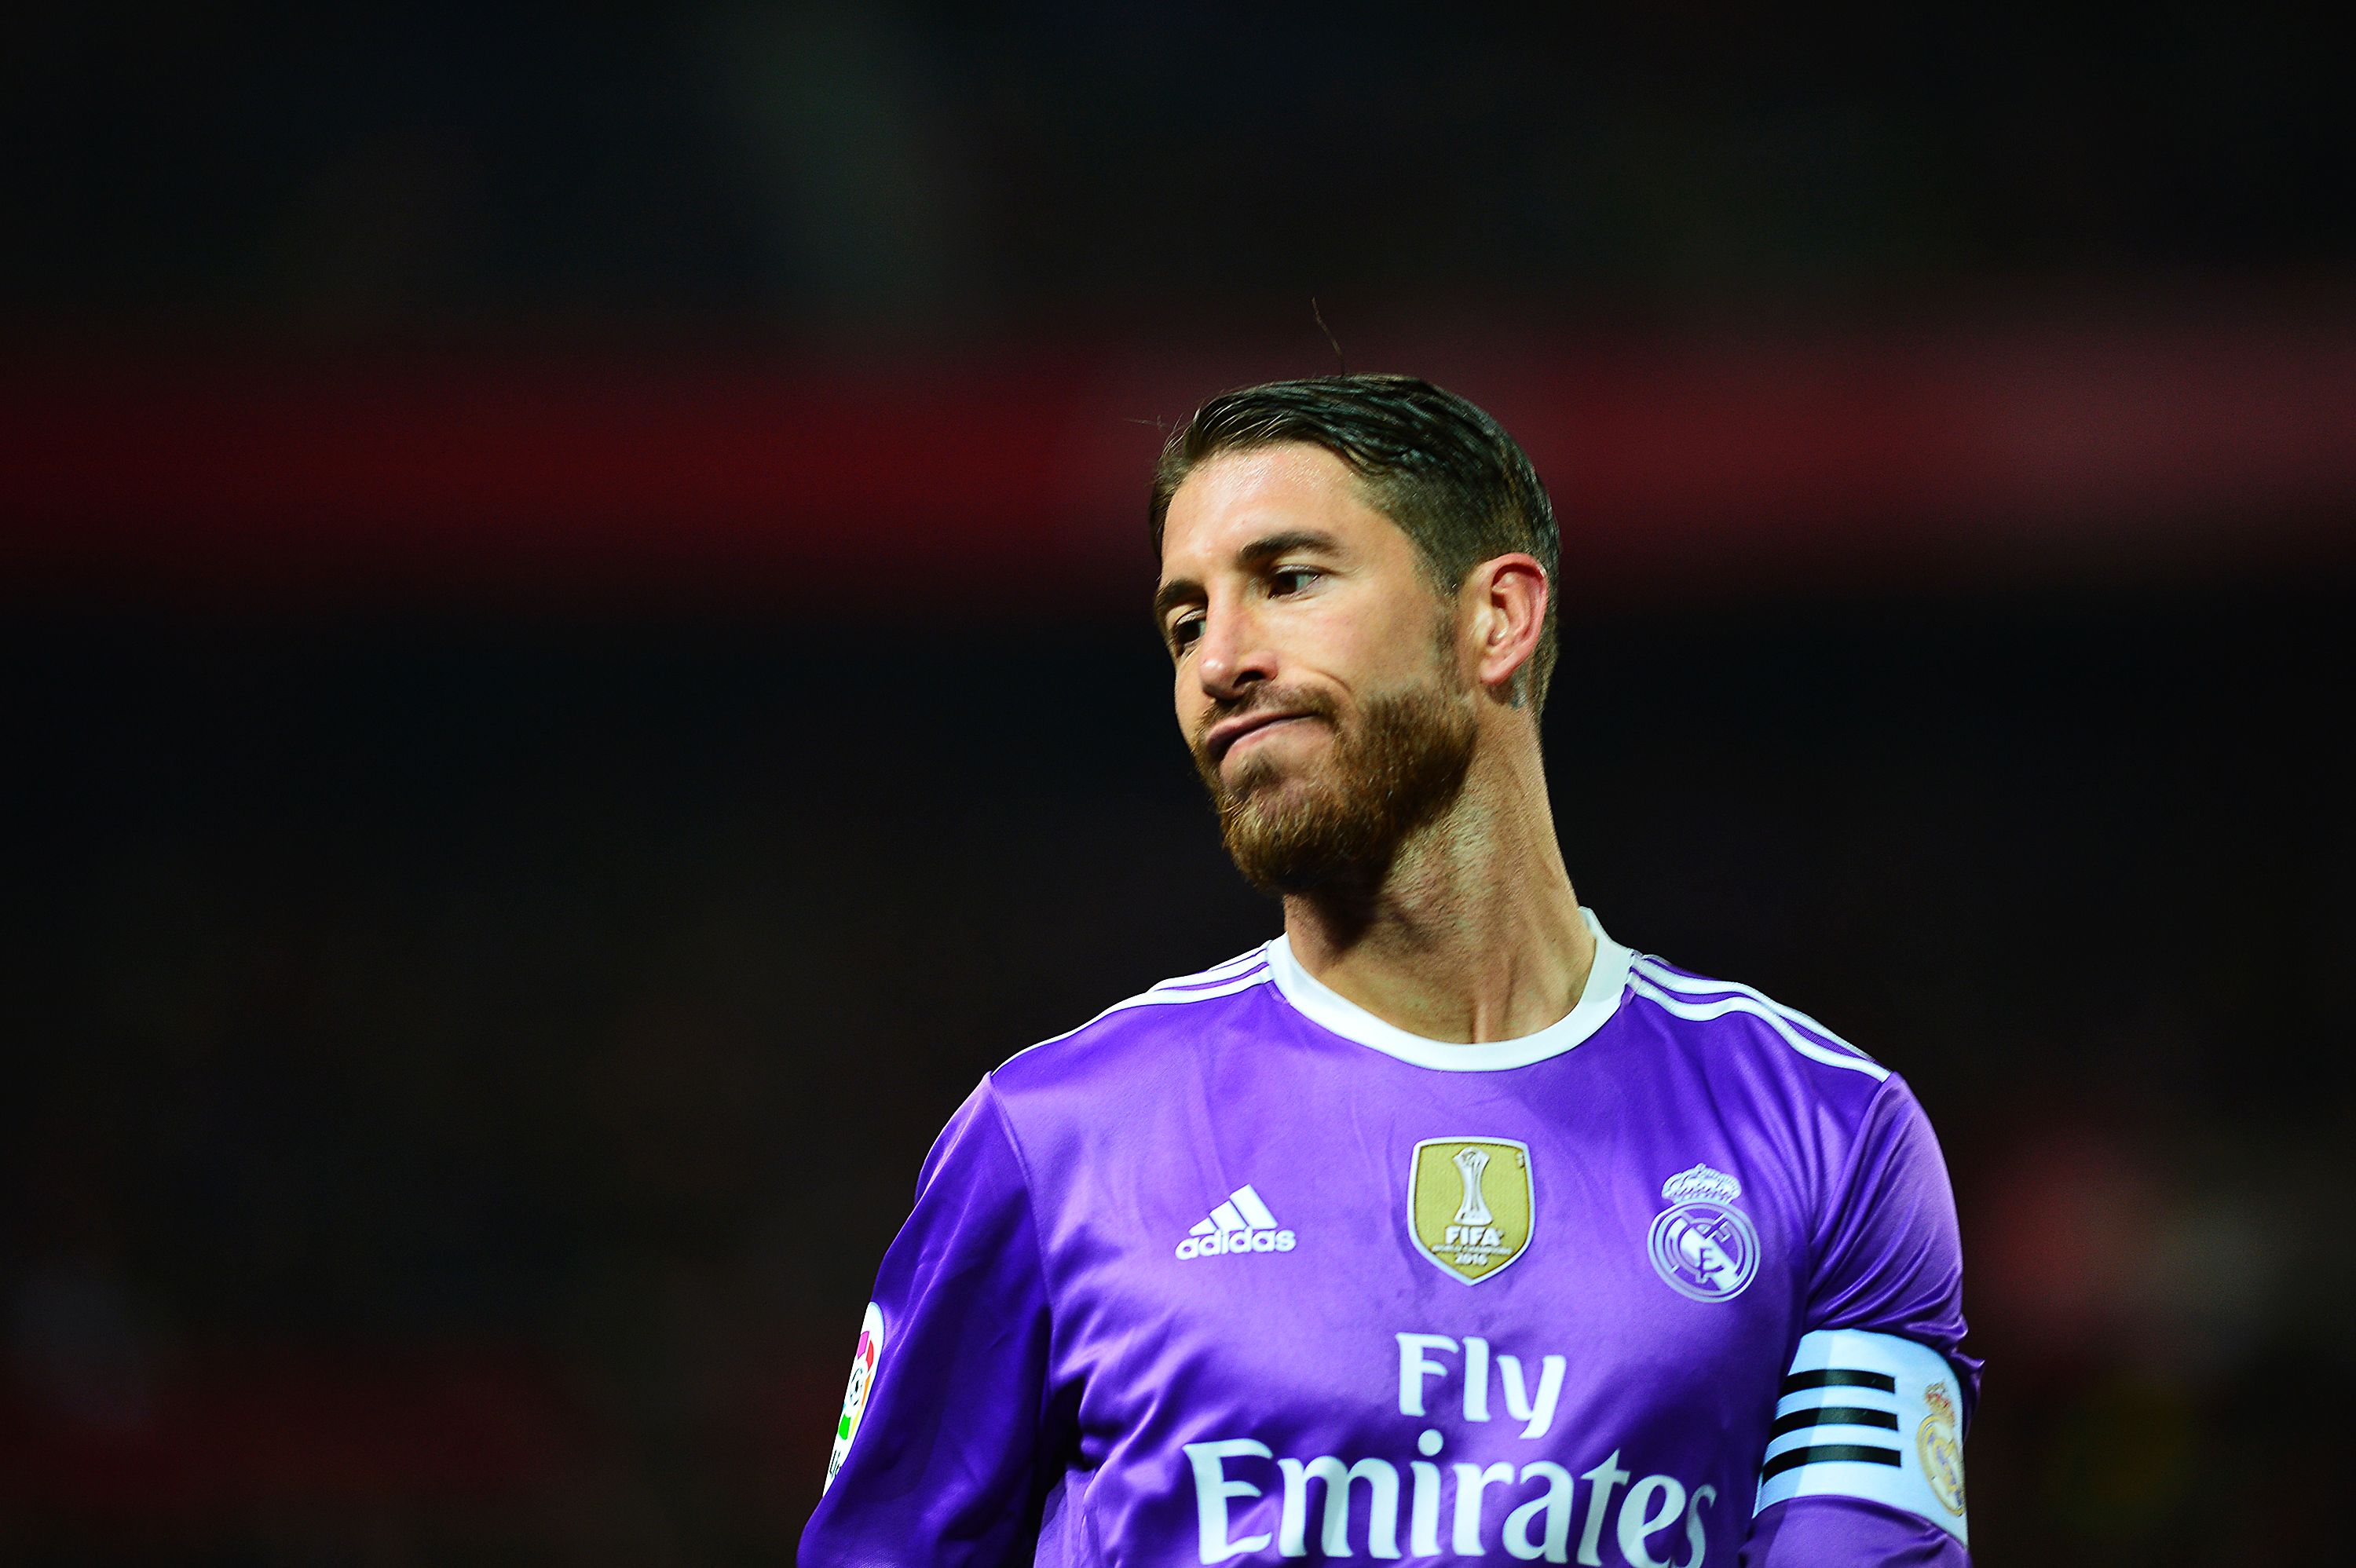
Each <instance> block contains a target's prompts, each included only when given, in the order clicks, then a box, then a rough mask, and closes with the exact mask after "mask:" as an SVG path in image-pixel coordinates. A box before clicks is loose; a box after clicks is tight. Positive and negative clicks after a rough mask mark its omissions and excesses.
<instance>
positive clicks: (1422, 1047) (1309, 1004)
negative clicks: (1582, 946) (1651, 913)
mask: <svg viewBox="0 0 2356 1568" xmlns="http://www.w3.org/2000/svg"><path fill="white" fill-rule="evenodd" d="M1580 914H1581V915H1583V916H1585V917H1586V919H1587V929H1588V930H1590V931H1591V932H1593V933H1595V963H1594V965H1592V966H1591V967H1590V969H1589V970H1588V972H1587V984H1586V986H1585V987H1582V988H1581V989H1580V993H1579V1003H1578V1005H1577V1006H1576V1007H1574V1008H1571V1009H1570V1011H1569V1012H1567V1013H1565V1014H1564V1015H1563V1016H1562V1017H1561V1018H1559V1019H1556V1020H1555V1021H1554V1022H1552V1023H1550V1024H1548V1025H1547V1027H1546V1028H1544V1029H1540V1030H1538V1031H1537V1033H1536V1034H1526V1035H1523V1036H1522V1037H1521V1038H1520V1039H1518V1040H1482V1041H1480V1042H1478V1043H1476V1044H1470V1045H1468V1044H1462V1043H1460V1042H1457V1041H1452V1040H1428V1039H1426V1038H1425V1037H1423V1036H1422V1035H1419V1034H1409V1033H1408V1031H1407V1030H1405V1029H1401V1028H1399V1027H1398V1025H1397V1024H1389V1023H1385V1022H1384V1021H1383V1020H1382V1019H1378V1018H1376V1017H1375V1015H1374V1014H1372V1013H1370V1012H1368V1011H1366V1009H1365V1008H1362V1007H1360V1006H1358V1004H1357V1003H1355V1002H1354V1001H1352V1000H1350V999H1349V998H1348V997H1344V996H1343V995H1342V994H1341V993H1340V992H1338V991H1336V990H1334V989H1333V987H1330V986H1327V985H1326V984H1325V983H1324V982H1323V981H1322V980H1320V979H1318V978H1317V976H1314V975H1312V974H1311V973H1310V972H1309V971H1308V970H1307V969H1305V968H1303V967H1301V960H1300V959H1298V958H1296V957H1294V956H1293V955H1292V944H1291V943H1290V941H1289V940H1288V939H1286V938H1284V937H1281V936H1280V937H1278V938H1277V939H1276V940H1275V941H1273V942H1271V943H1269V944H1268V966H1269V972H1270V973H1271V974H1272V975H1274V976H1275V977H1276V988H1277V989H1278V990H1279V991H1281V992H1282V993H1283V994H1284V999H1285V1000H1286V1001H1288V1002H1290V1003H1291V1004H1292V1006H1293V1008H1295V1009H1296V1010H1297V1011H1299V1012H1300V1013H1301V1015H1302V1016H1303V1017H1305V1018H1307V1019H1309V1021H1310V1022H1312V1023H1313V1024H1316V1025H1318V1026H1319V1027H1321V1028H1323V1029H1330V1030H1332V1031H1333V1033H1335V1034H1338V1035H1340V1036H1341V1037H1342V1038H1343V1039H1344V1040H1356V1041H1357V1042H1358V1043H1359V1044H1360V1045H1365V1046H1371V1047H1373V1048H1374V1049H1375V1050H1376V1051H1381V1052H1383V1053H1384V1054H1385V1055H1387V1056H1396V1057H1398V1059H1399V1060H1400V1061H1411V1062H1413V1063H1414V1064H1415V1065H1416V1066H1418V1067H1430V1068H1436V1069H1438V1070H1439V1071H1440V1072H1498V1071H1500V1070H1501V1069H1504V1068H1508V1067H1527V1066H1528V1065H1529V1064H1530V1063H1532V1062H1533V1061H1545V1060H1546V1059H1547V1057H1549V1056H1559V1055H1561V1054H1562V1053H1563V1052H1564V1051H1569V1049H1570V1048H1571V1047H1572V1046H1574V1045H1577V1044H1578V1043H1579V1042H1580V1041H1581V1040H1585V1039H1586V1038H1587V1037H1588V1036H1589V1035H1591V1034H1593V1033H1594V1032H1595V1031H1596V1030H1597V1029H1601V1028H1602V1027H1603V1020H1604V1019H1608V1018H1610V1017H1611V1016H1612V1014H1613V1013H1614V1012H1615V1011H1617V1010H1618V1009H1619V1007H1620V998H1621V997H1622V995H1623V994H1624V993H1625V992H1626V990H1627V987H1628V965H1629V964H1630V962H1631V961H1632V960H1633V958H1634V956H1635V955H1633V954H1632V953H1630V952H1629V951H1628V949H1626V948H1624V947H1622V946H1621V945H1620V944H1618V943H1616V942H1614V941H1612V939H1611V938H1610V937H1609V936H1606V935H1605V934H1604V933H1603V927H1602V925H1601V924H1600V923H1598V922H1597V920H1596V918H1595V912H1594V911H1593V910H1590V909H1588V908H1586V907H1584V906H1581V907H1580Z"/></svg>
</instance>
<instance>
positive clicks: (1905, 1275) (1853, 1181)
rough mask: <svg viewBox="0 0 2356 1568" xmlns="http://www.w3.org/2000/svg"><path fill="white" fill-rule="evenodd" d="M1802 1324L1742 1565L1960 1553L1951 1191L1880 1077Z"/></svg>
mask: <svg viewBox="0 0 2356 1568" xmlns="http://www.w3.org/2000/svg"><path fill="white" fill-rule="evenodd" d="M1815 1258H1816V1263H1815V1278H1814V1281H1813V1284H1812V1287H1811V1289H1810V1292H1809V1299H1808V1308H1807V1316H1806V1320H1805V1322H1806V1327H1805V1332H1804V1333H1803V1335H1802V1336H1801V1339H1800V1341H1799V1343H1798V1345H1797V1346H1796V1347H1795V1348H1794V1352H1793V1357H1792V1361H1791V1364H1790V1367H1789V1370H1788V1371H1787V1372H1786V1374H1785V1376H1784V1379H1783V1385H1782V1388H1781V1391H1780V1397H1779V1398H1778V1400H1777V1403H1776V1412H1775V1422H1774V1425H1773V1427H1772V1434H1773V1435H1772V1438H1771V1440H1770V1441H1769V1443H1768V1445H1767V1451H1766V1453H1765V1455H1764V1456H1763V1457H1762V1463H1761V1466H1760V1488H1759V1495H1758V1500H1757V1512H1756V1517H1755V1518H1754V1519H1753V1520H1752V1525H1751V1538H1750V1541H1749V1544H1748V1545H1747V1546H1746V1547H1745V1549H1744V1552H1743V1556H1742V1561H1743V1563H1745V1564H1746V1568H1803V1565H1804V1568H1869V1565H1870V1568H1883V1565H1897V1564H1922V1565H1933V1564H1935V1565H1938V1568H1964V1565H1965V1564H1967V1563H1969V1561H1970V1556H1969V1553H1968V1552H1967V1550H1966V1541H1967V1532H1966V1529H1965V1512H1964V1469H1963V1442H1964V1432H1965V1427H1966V1426H1967V1425H1968V1424H1969V1422H1970V1419H1971V1414H1972V1412H1973V1409H1974V1408H1975V1406H1976V1403H1977V1400H1978V1394H1979V1373H1980V1364H1979V1362H1978V1360H1976V1359H1975V1358H1973V1357H1971V1356H1969V1355H1967V1354H1965V1351H1964V1349H1963V1343H1964V1315H1963V1251H1962V1243H1961V1241H1960V1239H1959V1237H1958V1234H1957V1231H1956V1225H1955V1202H1954V1192H1953V1190H1952V1189H1951V1188H1950V1187H1949V1185H1948V1181H1947V1170H1946V1165H1945V1162H1944V1160H1943V1159H1942V1158H1941V1157H1940V1153H1939V1145H1938V1140H1937V1139H1936V1138H1935V1137H1934V1136H1933V1135H1932V1132H1931V1124H1930V1122H1929V1121H1928V1119H1926V1118H1925V1117H1924V1116H1923V1115H1922V1107H1921V1106H1920V1105H1919V1104H1916V1103H1915V1100H1914V1097H1913V1095H1912V1093H1911V1092H1910V1091H1908V1089H1907V1088H1906V1086H1905V1084H1904V1083H1903V1082H1902V1081H1901V1080H1900V1079H1898V1078H1896V1077H1895V1076H1893V1077H1891V1078H1890V1080H1889V1082H1888V1083H1886V1084H1884V1086H1883V1088H1882V1090H1881V1092H1880V1093H1879V1094H1878V1095H1877V1096H1876V1097H1875V1099H1874V1101H1873V1103H1872V1104H1871V1106H1870V1107H1869V1111H1868V1113H1867V1115H1866V1119H1865V1124H1864V1125H1863V1126H1862V1127H1861V1128H1860V1129H1859V1134H1858V1145H1857V1147H1856V1150H1855V1152H1854V1155H1853V1157H1852V1158H1851V1160H1850V1162H1849V1179H1848V1181H1847V1183H1846V1185H1845V1187H1844V1188H1843V1189H1842V1190H1841V1192H1840V1193H1839V1194H1838V1195H1837V1198H1836V1200H1835V1201H1834V1204H1833V1206H1832V1209H1831V1211H1830V1212H1829V1213H1828V1214H1827V1215H1826V1221H1825V1223H1824V1224H1823V1226H1822V1227H1821V1228H1820V1230H1819V1232H1818V1234H1817V1237H1816V1239H1815Z"/></svg>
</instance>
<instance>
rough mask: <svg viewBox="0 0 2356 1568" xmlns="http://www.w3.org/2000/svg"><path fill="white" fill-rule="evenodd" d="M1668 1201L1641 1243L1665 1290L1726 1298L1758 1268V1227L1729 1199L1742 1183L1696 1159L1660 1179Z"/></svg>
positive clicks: (1735, 1195)
mask: <svg viewBox="0 0 2356 1568" xmlns="http://www.w3.org/2000/svg"><path fill="white" fill-rule="evenodd" d="M1661 1196H1662V1197H1663V1198H1665V1199H1667V1200H1668V1201H1669V1207H1667V1208H1666V1209H1664V1210H1662V1211H1661V1212H1660V1213H1659V1215H1657V1216H1656V1217H1655V1219H1654V1221H1653V1228H1652V1231H1651V1232H1650V1233H1649V1234H1648V1235H1647V1236H1646V1237H1645V1247H1646V1250H1647V1251H1649V1252H1650V1253H1652V1255H1653V1267H1654V1269H1655V1271H1657V1272H1658V1273H1659V1275H1660V1276H1661V1278H1662V1279H1664V1280H1665V1281H1667V1282H1668V1286H1669V1288H1670V1289H1671V1290H1674V1291H1676V1293H1677V1294H1678V1295H1680V1296H1691V1297H1692V1298H1693V1299H1694V1300H1696V1301H1731V1300H1732V1299H1733V1298H1734V1297H1736V1296H1740V1295H1741V1294H1742V1292H1743V1289H1744V1287H1745V1286H1747V1285H1750V1283H1751V1280H1752V1279H1754V1278H1755V1277H1757V1275H1758V1273H1759V1232H1757V1231H1755V1230H1753V1229H1751V1221H1750V1219H1749V1217H1748V1216H1746V1215H1745V1214H1744V1213H1743V1212H1742V1211H1741V1210H1740V1209H1737V1208H1736V1207H1734V1200H1736V1199H1738V1198H1740V1197H1741V1196H1742V1183H1740V1181H1737V1180H1736V1179H1734V1178H1732V1177H1731V1176H1729V1175H1727V1174H1726V1172H1724V1171H1722V1170H1712V1169H1711V1168H1709V1167H1708V1166H1706V1165H1697V1166H1695V1167H1694V1168H1692V1169H1691V1170H1681V1171H1679V1172H1678V1173H1677V1174H1676V1175H1675V1176H1672V1177H1670V1178H1669V1179H1668V1180H1666V1181H1665V1182H1663V1183H1661Z"/></svg>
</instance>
